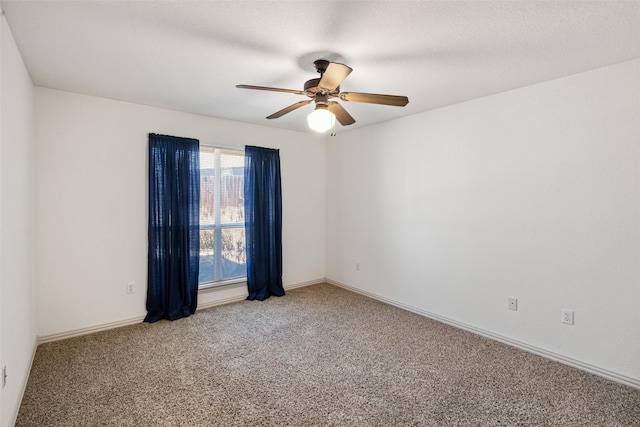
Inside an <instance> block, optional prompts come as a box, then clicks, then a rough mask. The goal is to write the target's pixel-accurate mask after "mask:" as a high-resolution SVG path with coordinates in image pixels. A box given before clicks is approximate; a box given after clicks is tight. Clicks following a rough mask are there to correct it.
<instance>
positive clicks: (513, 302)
mask: <svg viewBox="0 0 640 427" xmlns="http://www.w3.org/2000/svg"><path fill="white" fill-rule="evenodd" d="M509 310H513V311H518V298H509Z"/></svg>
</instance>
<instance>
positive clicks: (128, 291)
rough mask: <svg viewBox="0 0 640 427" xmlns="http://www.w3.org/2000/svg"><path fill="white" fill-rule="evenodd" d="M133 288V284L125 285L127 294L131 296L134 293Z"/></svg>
mask: <svg viewBox="0 0 640 427" xmlns="http://www.w3.org/2000/svg"><path fill="white" fill-rule="evenodd" d="M134 291H135V288H134V287H133V283H131V282H129V283H127V294H132V293H134Z"/></svg>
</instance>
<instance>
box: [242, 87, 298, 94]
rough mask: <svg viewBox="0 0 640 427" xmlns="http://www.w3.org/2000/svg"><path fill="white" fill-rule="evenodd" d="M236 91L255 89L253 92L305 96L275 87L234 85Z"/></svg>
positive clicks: (296, 91) (291, 90)
mask: <svg viewBox="0 0 640 427" xmlns="http://www.w3.org/2000/svg"><path fill="white" fill-rule="evenodd" d="M236 87H237V88H238V89H255V90H268V91H271V92H284V93H294V94H296V95H306V93H305V92H303V91H301V90H293V89H280V88H277V87H267V86H251V85H236Z"/></svg>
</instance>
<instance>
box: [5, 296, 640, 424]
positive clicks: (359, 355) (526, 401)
mask: <svg viewBox="0 0 640 427" xmlns="http://www.w3.org/2000/svg"><path fill="white" fill-rule="evenodd" d="M453 425H455V426H495V425H499V426H515V425H519V426H521V425H532V426H605V425H606V426H618V425H620V426H639V425H640V391H638V390H634V389H631V388H628V387H624V386H621V385H618V384H615V383H613V382H610V381H607V380H605V379H602V378H600V377H597V376H593V375H590V374H588V373H585V372H582V371H579V370H576V369H573V368H570V367H567V366H564V365H562V364H559V363H556V362H552V361H549V360H546V359H544V358H541V357H538V356H535V355H532V354H529V353H525V352H523V351H520V350H518V349H515V348H512V347H509V346H506V345H503V344H500V343H497V342H494V341H491V340H488V339H485V338H482V337H479V336H476V335H474V334H471V333H469V332H465V331H462V330H458V329H455V328H453V327H451V326H447V325H444V324H442V323H438V322H435V321H432V320H430V319H427V318H424V317H421V316H419V315H416V314H413V313H409V312H406V311H403V310H400V309H398V308H395V307H392V306H389V305H385V304H382V303H380V302H377V301H375V300H371V299H369V298H367V297H364V296H361V295H358V294H355V293H352V292H349V291H346V290H343V289H341V288H337V287H334V286H331V285H328V284H319V285H313V286H308V287H305V288H299V289H294V290H291V291H288V292H287V295H286V296H285V297H283V298H270V299H268V300H266V301H264V302H257V301H252V302H249V301H244V302H239V303H234V304H229V305H225V306H220V307H215V308H211V309H208V310H202V311H199V312H197V313H196V314H195V315H194V316H191V317H189V318H186V319H181V320H178V321H175V322H168V321H161V322H158V323H155V324H152V325H149V324H139V325H134V326H129V327H124V328H119V329H113V330H109V331H105V332H100V333H96V334H92V335H86V336H83V337H78V338H72V339H68V340H64V341H58V342H53V343H48V344H43V345H41V346H39V347H38V350H37V354H36V357H35V361H34V364H33V369H32V372H31V376H30V378H29V382H28V385H27V390H26V392H25V396H24V399H23V402H22V406H21V408H20V413H19V416H18V421H17V426H453Z"/></svg>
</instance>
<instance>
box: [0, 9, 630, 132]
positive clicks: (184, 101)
mask: <svg viewBox="0 0 640 427" xmlns="http://www.w3.org/2000/svg"><path fill="white" fill-rule="evenodd" d="M1 5H2V9H3V11H4V13H5V16H6V19H7V22H8V23H9V27H10V28H11V31H12V33H13V35H14V37H15V39H16V43H17V45H18V48H19V49H20V52H21V53H22V56H23V58H24V61H25V64H26V66H27V69H28V70H29V73H30V75H31V78H32V80H33V82H34V84H35V85H37V86H43V87H49V88H54V89H61V90H66V91H71V92H78V93H83V94H89V95H95V96H100V97H106V98H112V99H118V100H123V101H129V102H135V103H140V104H147V105H153V106H159V107H165V108H170V109H174V110H180V111H186V112H192V113H198V114H203V115H208V116H215V117H221V118H226V119H232V120H239V121H243V122H250V123H257V124H261V125H269V126H277V127H283V128H287V129H294V130H301V131H308V130H307V128H306V115H307V114H308V113H309V112H311V111H312V109H313V107H312V106H311V105H309V106H306V107H304V108H301V109H299V110H296V111H294V112H292V113H290V114H288V115H285V116H283V117H282V118H279V119H276V120H266V119H265V117H266V116H267V115H269V114H271V113H274V112H275V111H277V110H280V109H281V108H284V107H286V106H287V105H290V104H292V103H294V102H297V101H300V100H303V99H306V98H305V97H301V96H299V95H292V94H285V93H272V92H261V91H251V90H241V89H236V88H235V85H236V84H250V85H260V86H276V87H282V88H290V89H302V85H303V84H304V82H305V81H306V80H308V79H310V78H315V77H317V74H316V73H315V71H314V69H313V64H312V63H313V60H314V59H319V58H320V57H328V58H327V59H330V60H334V59H335V60H338V61H339V62H344V63H346V64H347V65H349V66H350V67H352V68H353V69H354V71H353V72H352V73H351V75H350V76H349V77H348V78H347V79H346V80H345V81H344V83H343V84H342V86H341V88H342V90H343V91H350V92H375V93H383V94H392V95H406V96H408V97H409V100H410V103H409V105H407V106H406V107H404V108H399V107H390V106H379V105H370V104H356V103H348V102H342V105H343V106H344V107H345V108H346V109H347V110H348V111H349V112H350V113H351V115H352V116H353V117H354V118H355V119H356V121H357V123H356V124H354V125H352V126H349V127H345V128H342V127H340V126H339V129H338V132H343V131H346V130H349V129H354V128H357V127H361V126H366V125H370V124H373V123H379V122H383V121H386V120H391V119H394V118H397V117H401V116H406V115H410V114H416V113H419V112H423V111H427V110H430V109H434V108H438V107H442V106H445V105H450V104H455V103H458V102H462V101H466V100H469V99H474V98H478V97H482V96H486V95H490V94H494V93H498V92H503V91H506V90H510V89H514V88H518V87H522V86H527V85H531V84H535V83H539V82H543V81H547V80H551V79H555V78H559V77H564V76H567V75H570V74H574V73H579V72H582V71H586V70H590V69H593V68H597V67H601V66H605V65H609V64H614V63H618V62H622V61H626V60H630V59H635V58H640V2H636V1H626V2H616V1H603V2H597V1H588V2H586V1H585V2H583V1H555V2H554V1H542V2H492V1H472V2H463V1H460V2H450V1H421V2H406V1H383V2H374V1H110V2H103V1H7V0H3V1H2V2H1Z"/></svg>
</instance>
